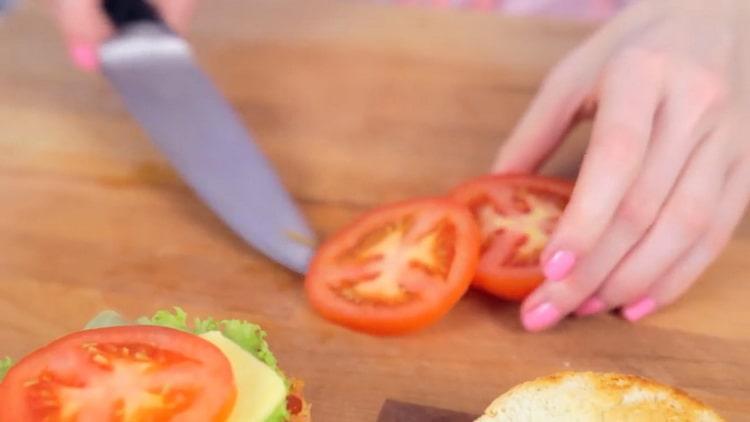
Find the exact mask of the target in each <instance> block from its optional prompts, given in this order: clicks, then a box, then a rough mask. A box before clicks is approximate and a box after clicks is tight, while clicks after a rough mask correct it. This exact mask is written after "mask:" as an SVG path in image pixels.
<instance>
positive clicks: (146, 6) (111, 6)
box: [104, 0, 162, 29]
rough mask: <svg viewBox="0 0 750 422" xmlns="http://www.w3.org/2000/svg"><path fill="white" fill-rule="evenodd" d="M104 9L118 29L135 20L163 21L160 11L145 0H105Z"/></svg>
mask: <svg viewBox="0 0 750 422" xmlns="http://www.w3.org/2000/svg"><path fill="white" fill-rule="evenodd" d="M104 11H105V12H106V13H107V16H109V19H110V20H111V21H112V23H113V24H114V25H115V27H116V28H117V29H122V28H123V27H124V26H126V25H128V24H131V23H135V22H143V21H147V22H157V23H161V22H162V19H161V16H159V12H157V11H156V9H154V6H152V5H151V4H150V3H148V2H147V1H145V0H104Z"/></svg>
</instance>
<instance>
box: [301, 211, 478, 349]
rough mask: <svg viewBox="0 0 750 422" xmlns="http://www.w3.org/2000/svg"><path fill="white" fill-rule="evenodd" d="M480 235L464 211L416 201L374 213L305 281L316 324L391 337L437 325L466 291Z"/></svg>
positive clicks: (341, 238)
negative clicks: (323, 319) (316, 313)
mask: <svg viewBox="0 0 750 422" xmlns="http://www.w3.org/2000/svg"><path fill="white" fill-rule="evenodd" d="M478 250H479V231H478V228H477V226H476V223H474V221H473V218H472V216H471V214H470V213H469V212H468V210H466V209H465V208H464V207H462V206H460V205H459V204H456V203H454V202H452V201H450V200H447V199H423V200H414V201H409V202H405V203H401V204H396V205H391V206H386V207H382V208H379V209H376V210H374V211H372V212H370V213H369V214H367V215H365V216H364V217H362V218H361V219H360V220H358V221H357V222H355V223H354V224H352V225H351V226H349V227H347V228H345V229H344V230H342V231H341V232H340V233H339V234H337V235H336V236H334V237H333V238H332V239H330V240H328V241H327V242H326V243H325V244H324V245H323V246H322V247H321V248H320V250H319V251H318V254H317V255H316V257H315V258H314V259H313V263H312V264H311V267H310V271H309V273H308V275H307V278H306V282H305V285H306V289H307V292H308V297H309V298H310V301H311V303H312V305H313V307H314V308H316V309H317V310H318V311H319V312H320V313H321V314H323V316H325V317H326V318H328V319H331V320H333V321H335V322H338V323H340V324H343V325H346V326H348V327H350V328H354V329H358V330H362V331H366V332H370V333H375V334H398V333H403V332H408V331H413V330H416V329H419V328H422V327H425V326H427V325H429V324H431V323H433V322H435V321H436V320H438V319H439V318H440V317H442V316H443V315H444V314H445V313H446V312H447V311H448V310H449V309H450V308H451V307H452V306H453V305H454V304H455V303H456V302H457V301H458V299H459V298H460V297H461V296H462V295H463V293H464V292H465V291H466V289H467V288H468V286H469V284H470V282H471V277H472V275H473V272H474V270H475V267H476V262H477V258H478Z"/></svg>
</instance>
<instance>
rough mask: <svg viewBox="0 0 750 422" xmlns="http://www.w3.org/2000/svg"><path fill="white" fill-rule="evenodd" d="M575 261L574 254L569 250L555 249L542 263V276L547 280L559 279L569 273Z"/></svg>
mask: <svg viewBox="0 0 750 422" xmlns="http://www.w3.org/2000/svg"><path fill="white" fill-rule="evenodd" d="M575 263H576V256H575V255H574V254H573V252H570V251H556V252H555V253H553V254H552V256H550V257H549V259H548V260H547V262H545V263H544V268H542V272H544V276H545V277H546V278H547V279H548V280H552V281H559V280H562V279H563V278H565V277H567V276H568V274H570V270H572V269H573V265H575Z"/></svg>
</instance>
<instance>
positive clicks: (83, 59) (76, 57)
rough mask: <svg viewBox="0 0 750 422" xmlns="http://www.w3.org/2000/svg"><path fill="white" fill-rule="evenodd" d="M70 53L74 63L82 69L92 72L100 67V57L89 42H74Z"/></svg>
mask: <svg viewBox="0 0 750 422" xmlns="http://www.w3.org/2000/svg"><path fill="white" fill-rule="evenodd" d="M69 53H70V58H71V60H73V64H74V65H75V66H76V67H77V68H78V69H80V70H83V71H85V72H92V71H94V70H96V69H97V68H98V67H99V57H97V55H96V51H95V50H94V47H93V46H91V45H89V44H83V43H79V44H73V45H72V46H70V50H69Z"/></svg>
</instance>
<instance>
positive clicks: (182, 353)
mask: <svg viewBox="0 0 750 422" xmlns="http://www.w3.org/2000/svg"><path fill="white" fill-rule="evenodd" d="M265 337H266V333H265V332H264V331H263V330H262V329H261V328H260V327H259V326H257V325H255V324H252V323H249V322H246V321H240V320H234V319H231V320H219V321H217V320H214V319H211V318H208V319H198V318H196V319H194V320H193V321H192V322H189V321H188V317H187V315H186V314H185V312H184V311H183V310H182V309H180V308H175V309H174V311H159V312H156V314H155V315H154V316H153V317H151V318H140V319H138V320H137V322H136V323H128V322H127V321H125V320H123V319H122V318H121V317H120V316H119V315H118V314H116V313H114V312H111V311H107V312H103V313H102V314H100V315H99V316H97V317H96V318H94V320H92V321H91V322H90V323H89V324H87V326H86V328H85V329H84V330H82V331H79V332H75V333H72V334H68V335H66V336H63V337H61V338H59V339H57V340H55V341H53V342H51V343H49V344H47V345H46V346H43V347H41V348H40V349H38V350H36V351H34V352H32V353H30V354H29V355H27V356H25V357H24V358H22V359H20V360H19V361H18V362H16V363H13V362H11V360H10V359H9V358H5V359H2V360H0V404H1V405H0V421H24V422H36V421H40V422H41V421H64V422H78V421H104V420H111V421H122V422H142V421H143V422H146V421H148V422H161V421H191V422H192V421H195V422H203V421H213V422H309V420H310V412H309V406H308V405H307V404H306V403H305V401H304V399H303V398H302V383H301V382H300V381H296V380H291V379H289V378H287V377H286V375H285V374H284V373H283V372H282V371H281V369H280V368H279V367H278V364H277V361H276V358H275V357H274V355H273V354H272V353H271V350H270V349H269V346H268V343H267V342H266V340H265Z"/></svg>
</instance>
